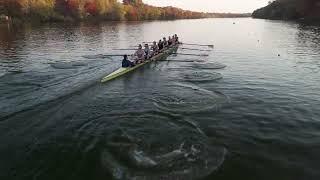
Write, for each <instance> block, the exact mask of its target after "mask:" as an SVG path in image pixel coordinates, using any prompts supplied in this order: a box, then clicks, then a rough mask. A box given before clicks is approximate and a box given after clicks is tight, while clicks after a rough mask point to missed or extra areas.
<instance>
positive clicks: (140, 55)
mask: <svg viewBox="0 0 320 180" xmlns="http://www.w3.org/2000/svg"><path fill="white" fill-rule="evenodd" d="M134 55H135V56H136V63H140V62H143V61H144V55H145V52H144V50H143V49H142V45H141V44H139V46H138V50H137V51H136V52H135V53H134Z"/></svg>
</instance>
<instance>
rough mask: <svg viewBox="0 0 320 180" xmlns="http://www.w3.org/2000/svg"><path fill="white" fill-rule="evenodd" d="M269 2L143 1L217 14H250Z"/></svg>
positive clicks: (247, 0) (257, 0) (155, 4)
mask: <svg viewBox="0 0 320 180" xmlns="http://www.w3.org/2000/svg"><path fill="white" fill-rule="evenodd" d="M268 1H269V0H243V1H236V2H235V1H233V0H224V1H221V0H161V1H159V0H143V2H144V3H146V4H149V5H154V6H160V7H161V6H174V7H178V8H182V9H186V10H192V11H201V12H218V13H251V12H253V11H254V10H255V9H258V8H261V7H263V6H265V5H267V3H268Z"/></svg>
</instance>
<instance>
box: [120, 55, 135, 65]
mask: <svg viewBox="0 0 320 180" xmlns="http://www.w3.org/2000/svg"><path fill="white" fill-rule="evenodd" d="M133 66H134V64H133V62H131V61H129V60H128V56H127V55H123V60H122V67H123V68H128V67H133Z"/></svg>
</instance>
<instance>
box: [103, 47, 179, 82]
mask: <svg viewBox="0 0 320 180" xmlns="http://www.w3.org/2000/svg"><path fill="white" fill-rule="evenodd" d="M177 49H178V45H175V46H173V47H171V48H169V49H167V50H165V51H163V52H162V53H159V54H157V55H155V56H153V57H152V58H150V59H149V60H147V61H145V62H143V63H140V64H138V65H135V66H134V67H128V68H123V67H121V68H119V69H118V70H116V71H114V72H113V73H111V74H109V75H108V76H106V77H104V78H102V79H101V82H102V83H105V82H108V81H111V80H113V79H115V78H117V77H120V76H122V75H124V74H127V73H128V72H131V71H133V70H136V69H138V68H139V67H141V66H143V65H145V64H148V63H149V62H151V61H158V60H162V59H165V58H167V57H168V56H169V55H170V54H171V53H173V52H174V51H176V50H177Z"/></svg>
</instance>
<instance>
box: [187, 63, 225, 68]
mask: <svg viewBox="0 0 320 180" xmlns="http://www.w3.org/2000/svg"><path fill="white" fill-rule="evenodd" d="M192 67H193V68H197V69H223V68H225V67H227V66H226V65H224V64H221V63H218V62H215V63H194V64H192Z"/></svg>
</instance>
